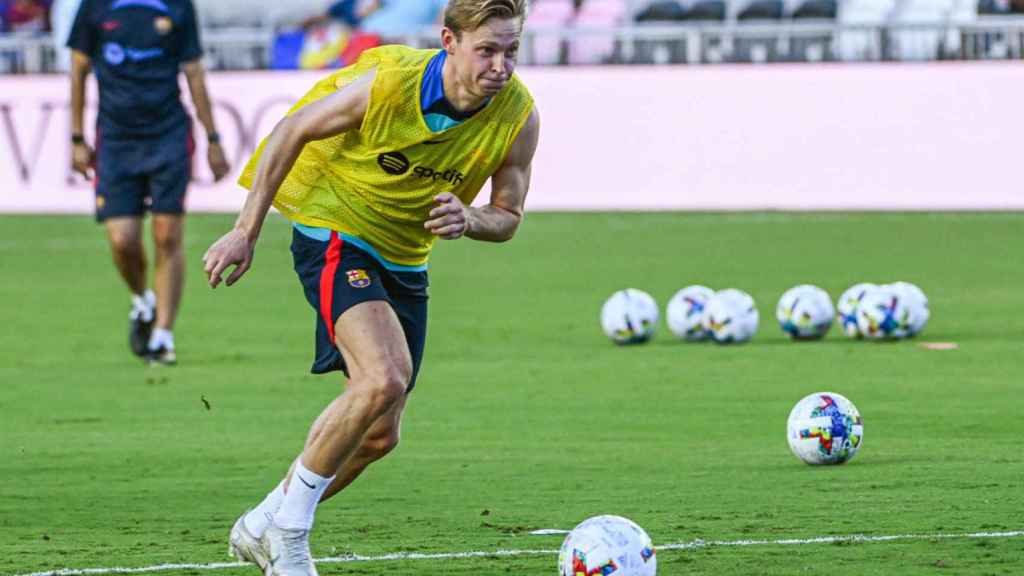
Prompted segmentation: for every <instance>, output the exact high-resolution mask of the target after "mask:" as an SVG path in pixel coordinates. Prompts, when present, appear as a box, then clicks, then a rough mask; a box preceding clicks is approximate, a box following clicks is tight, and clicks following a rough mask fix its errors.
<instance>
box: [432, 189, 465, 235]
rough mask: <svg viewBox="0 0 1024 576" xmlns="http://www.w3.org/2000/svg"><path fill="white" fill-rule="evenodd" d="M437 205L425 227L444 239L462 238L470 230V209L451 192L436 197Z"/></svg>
mask: <svg viewBox="0 0 1024 576" xmlns="http://www.w3.org/2000/svg"><path fill="white" fill-rule="evenodd" d="M434 201H435V202H437V207H436V208H434V209H433V210H431V211H430V214H429V215H428V217H429V218H430V219H429V220H427V221H426V222H425V223H424V224H423V227H424V228H426V229H427V230H430V232H431V233H433V234H434V235H435V236H437V237H439V238H442V239H444V240H456V239H458V238H462V237H463V236H464V235H465V234H466V231H467V230H469V209H468V208H466V205H465V204H463V203H462V200H459V197H458V196H456V195H455V194H452V193H451V192H443V193H441V194H438V195H437V196H435V197H434Z"/></svg>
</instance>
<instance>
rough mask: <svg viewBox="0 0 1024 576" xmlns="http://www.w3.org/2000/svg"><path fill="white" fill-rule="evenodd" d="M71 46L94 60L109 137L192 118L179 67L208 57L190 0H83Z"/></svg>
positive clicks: (159, 129) (162, 129) (151, 131)
mask: <svg viewBox="0 0 1024 576" xmlns="http://www.w3.org/2000/svg"><path fill="white" fill-rule="evenodd" d="M67 45H68V48H71V49H72V50H77V51H79V52H82V53H83V54H85V55H86V56H88V57H89V58H90V59H91V60H92V66H93V70H94V71H95V73H96V81H97V82H98V84H99V88H100V111H99V118H98V119H97V124H98V128H99V131H100V132H101V133H102V137H103V138H137V137H149V136H159V135H161V134H164V133H166V132H168V131H169V130H171V129H172V128H174V127H175V126H177V125H180V124H181V123H182V122H186V121H187V119H188V116H187V114H186V112H185V108H184V107H183V106H182V104H181V94H180V89H179V88H178V72H179V70H180V67H181V64H182V63H183V62H189V61H192V60H196V59H198V58H199V57H200V56H202V49H201V47H200V45H199V30H198V27H197V26H196V13H195V7H194V6H193V5H192V1H191V0H82V4H81V6H80V7H79V9H78V15H77V16H76V17H75V23H74V25H73V26H72V28H71V33H70V35H69V37H68V43H67Z"/></svg>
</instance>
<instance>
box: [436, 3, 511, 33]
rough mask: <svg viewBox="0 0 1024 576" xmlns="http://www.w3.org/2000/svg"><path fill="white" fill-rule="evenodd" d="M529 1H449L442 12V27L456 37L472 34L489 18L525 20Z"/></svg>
mask: <svg viewBox="0 0 1024 576" xmlns="http://www.w3.org/2000/svg"><path fill="white" fill-rule="evenodd" d="M528 4H529V0H449V2H448V7H447V8H445V10H444V25H445V27H446V28H448V29H449V30H451V31H452V32H454V33H455V34H456V35H459V34H462V31H463V30H468V31H470V32H472V31H473V30H476V29H477V28H479V27H480V26H481V25H483V23H484V22H486V21H488V20H490V19H491V18H518V19H519V22H520V24H522V22H523V21H524V20H526V13H527V11H528V10H529V6H528Z"/></svg>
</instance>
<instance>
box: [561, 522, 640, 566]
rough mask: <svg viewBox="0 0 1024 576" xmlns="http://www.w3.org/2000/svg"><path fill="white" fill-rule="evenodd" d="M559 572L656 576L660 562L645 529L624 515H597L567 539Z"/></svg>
mask: <svg viewBox="0 0 1024 576" xmlns="http://www.w3.org/2000/svg"><path fill="white" fill-rule="evenodd" d="M558 569H559V574H560V576H595V575H596V576H605V575H610V576H655V574H656V573H657V570H658V559H657V558H655V556H654V546H653V545H652V544H651V538H650V536H648V535H647V533H646V532H644V529H643V528H641V527H639V526H637V525H636V524H635V523H633V522H632V521H631V520H628V519H626V518H622V517H621V516H595V517H593V518H590V519H588V520H584V521H583V523H581V524H580V525H579V526H577V527H575V528H573V530H572V532H570V533H569V535H568V536H566V538H565V541H564V542H562V549H561V550H560V551H559V553H558Z"/></svg>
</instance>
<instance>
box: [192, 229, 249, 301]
mask: <svg viewBox="0 0 1024 576" xmlns="http://www.w3.org/2000/svg"><path fill="white" fill-rule="evenodd" d="M253 252H254V249H253V245H252V243H251V242H249V239H248V238H246V236H245V233H243V232H242V231H241V230H239V229H238V228H235V229H234V230H232V231H231V232H228V233H227V234H225V235H223V236H221V237H220V240H217V241H216V242H214V243H213V245H212V246H210V249H209V250H207V251H206V254H204V255H203V270H204V271H205V272H206V275H207V277H208V278H209V281H210V288H216V287H217V286H218V285H219V284H220V282H221V274H223V273H224V271H225V270H227V268H228V266H232V265H234V267H235V269H234V270H232V271H231V274H229V275H228V278H227V280H226V281H225V283H226V284H227V285H228V286H231V285H232V284H234V283H235V282H237V281H238V279H239V278H241V277H242V274H245V272H246V271H247V270H249V267H250V266H252V258H253Z"/></svg>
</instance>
